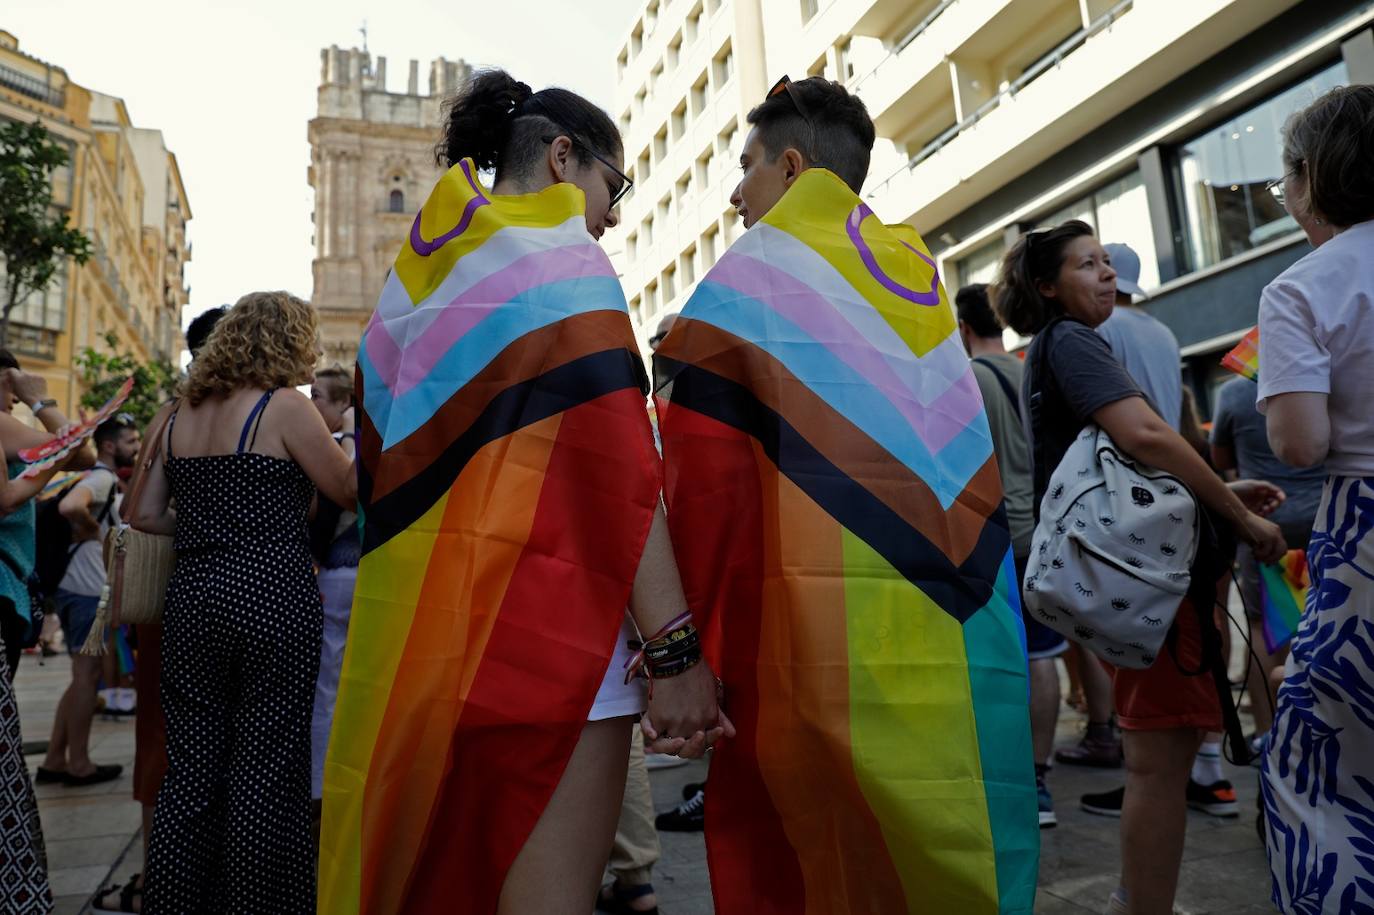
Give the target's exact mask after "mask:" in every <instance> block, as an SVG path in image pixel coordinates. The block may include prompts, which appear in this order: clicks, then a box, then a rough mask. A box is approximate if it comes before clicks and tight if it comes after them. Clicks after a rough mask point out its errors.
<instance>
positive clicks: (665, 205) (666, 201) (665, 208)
mask: <svg viewBox="0 0 1374 915" xmlns="http://www.w3.org/2000/svg"><path fill="white" fill-rule="evenodd" d="M672 206H673V195H672V194H664V195H663V199H662V200H660V201H659V202H658V218H659V219H661V220H663V221H664V222H667V221H668V213H669V212H670V210H671V209H672Z"/></svg>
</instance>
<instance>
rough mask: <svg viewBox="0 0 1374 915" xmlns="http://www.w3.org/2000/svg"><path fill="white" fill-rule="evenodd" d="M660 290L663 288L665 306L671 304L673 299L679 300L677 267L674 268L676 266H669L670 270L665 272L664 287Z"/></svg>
mask: <svg viewBox="0 0 1374 915" xmlns="http://www.w3.org/2000/svg"><path fill="white" fill-rule="evenodd" d="M659 288H661V289H662V290H663V304H664V305H667V304H668V303H669V302H671V301H672V300H673V299H675V298H677V267H676V266H674V265H672V264H669V265H668V269H667V270H664V271H663V277H662V285H661V286H660V287H659Z"/></svg>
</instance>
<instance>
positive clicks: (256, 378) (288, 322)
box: [181, 292, 319, 406]
mask: <svg viewBox="0 0 1374 915" xmlns="http://www.w3.org/2000/svg"><path fill="white" fill-rule="evenodd" d="M318 357H319V330H318V325H317V322H316V319H315V310H314V309H313V308H311V307H310V306H309V305H308V304H307V303H305V302H303V301H301V300H300V299H298V298H296V297H295V296H293V295H291V294H290V293H289V292H250V293H249V294H248V295H246V296H244V297H243V298H241V299H239V300H238V301H237V302H235V303H234V307H233V308H230V309H229V311H228V312H227V313H226V314H225V315H224V317H223V318H221V319H220V321H219V323H218V324H216V325H215V329H214V330H212V331H210V336H209V337H207V338H206V340H205V345H204V346H203V347H202V348H201V350H200V352H199V353H198V354H197V355H196V358H195V360H194V361H193V362H192V363H191V368H190V372H189V374H188V375H187V377H186V381H185V382H183V383H182V386H181V393H182V396H183V397H185V398H186V399H187V400H188V401H190V403H191V405H192V406H197V405H199V404H200V403H201V402H202V401H204V400H205V399H206V398H208V397H213V396H224V395H226V394H228V393H230V392H231V391H233V390H235V389H237V388H244V387H248V388H264V389H270V388H285V387H296V386H298V385H303V384H310V383H311V381H313V380H314V369H315V361H316V359H317V358H318Z"/></svg>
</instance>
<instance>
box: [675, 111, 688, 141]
mask: <svg viewBox="0 0 1374 915" xmlns="http://www.w3.org/2000/svg"><path fill="white" fill-rule="evenodd" d="M672 125H673V142H674V143H676V142H677V141H679V140H681V139H682V136H683V134H685V133H686V132H687V102H686V101H683V102H682V103H681V104H679V105H678V106H677V108H675V109H674V110H673V119H672Z"/></svg>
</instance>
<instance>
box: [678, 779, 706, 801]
mask: <svg viewBox="0 0 1374 915" xmlns="http://www.w3.org/2000/svg"><path fill="white" fill-rule="evenodd" d="M705 787H706V783H705V782H688V783H687V784H685V785H683V786H682V799H683V800H684V801H690V800H691V799H692V795H694V794H696V793H697V792H698V791H701V790H703V789H705Z"/></svg>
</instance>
